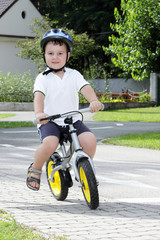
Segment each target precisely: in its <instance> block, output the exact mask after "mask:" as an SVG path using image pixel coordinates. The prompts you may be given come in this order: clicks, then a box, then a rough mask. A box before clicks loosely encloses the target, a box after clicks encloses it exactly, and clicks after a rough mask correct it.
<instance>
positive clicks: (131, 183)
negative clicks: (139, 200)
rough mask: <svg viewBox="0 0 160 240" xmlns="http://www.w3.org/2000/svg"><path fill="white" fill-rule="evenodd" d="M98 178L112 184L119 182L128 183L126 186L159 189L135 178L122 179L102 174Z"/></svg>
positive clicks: (120, 183)
mask: <svg viewBox="0 0 160 240" xmlns="http://www.w3.org/2000/svg"><path fill="white" fill-rule="evenodd" d="M97 179H98V180H99V181H100V180H101V181H103V182H106V183H111V184H118V185H126V186H131V187H138V188H151V189H159V188H157V187H154V186H151V185H149V184H145V183H141V182H139V181H135V180H126V179H125V180H121V179H114V178H108V177H102V176H97Z"/></svg>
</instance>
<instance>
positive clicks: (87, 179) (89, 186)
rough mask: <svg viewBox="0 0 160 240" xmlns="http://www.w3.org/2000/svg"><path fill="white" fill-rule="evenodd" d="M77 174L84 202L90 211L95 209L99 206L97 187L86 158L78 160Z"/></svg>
mask: <svg viewBox="0 0 160 240" xmlns="http://www.w3.org/2000/svg"><path fill="white" fill-rule="evenodd" d="M78 172H79V177H80V181H81V184H82V192H83V195H84V198H85V201H86V203H87V205H88V206H89V208H90V209H96V208H97V207H98V206H99V193H98V186H97V181H96V177H95V174H94V171H93V169H92V167H91V164H90V162H89V161H88V159H87V158H81V159H79V160H78Z"/></svg>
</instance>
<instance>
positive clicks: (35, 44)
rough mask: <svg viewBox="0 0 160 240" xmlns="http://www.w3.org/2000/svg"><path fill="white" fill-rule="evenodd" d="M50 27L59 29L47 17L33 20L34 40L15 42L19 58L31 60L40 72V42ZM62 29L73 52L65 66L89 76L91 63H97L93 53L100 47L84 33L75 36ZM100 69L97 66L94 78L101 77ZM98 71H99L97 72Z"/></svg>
mask: <svg viewBox="0 0 160 240" xmlns="http://www.w3.org/2000/svg"><path fill="white" fill-rule="evenodd" d="M51 26H52V28H59V27H60V25H59V23H58V22H55V21H51V20H49V18H48V17H45V18H42V19H38V20H36V19H35V20H34V22H33V24H32V26H31V28H32V32H33V33H34V34H35V35H36V37H35V38H34V40H32V39H27V40H25V41H19V42H17V46H18V47H21V50H20V52H19V56H21V57H22V58H25V59H31V60H32V61H33V62H35V63H36V64H37V65H38V67H39V68H40V70H41V68H42V69H43V68H45V63H44V60H43V56H42V52H41V49H40V40H41V38H42V36H43V35H44V33H45V32H46V31H48V30H49V29H50V28H51ZM63 29H64V30H65V31H67V32H68V33H69V34H70V36H71V38H72V40H73V43H74V44H73V52H72V54H71V58H70V61H69V63H68V64H67V65H68V66H69V67H72V68H75V69H77V70H79V71H81V72H82V73H86V74H88V75H89V76H90V75H91V71H90V69H92V64H93V62H95V63H96V62H97V60H96V59H95V57H94V53H95V52H96V51H98V50H99V49H100V47H99V46H98V45H96V44H95V40H94V39H93V38H89V36H88V35H87V34H86V33H82V34H75V31H74V30H69V29H67V28H63ZM101 68H103V67H101V65H98V64H97V69H96V70H97V72H96V73H95V76H94V77H97V78H98V77H101V76H100V75H102V72H103V69H101ZM99 69H101V70H100V71H99Z"/></svg>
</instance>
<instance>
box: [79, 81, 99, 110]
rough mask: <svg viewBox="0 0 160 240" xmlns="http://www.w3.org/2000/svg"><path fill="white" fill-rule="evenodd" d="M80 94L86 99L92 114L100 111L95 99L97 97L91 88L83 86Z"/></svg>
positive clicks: (97, 101)
mask: <svg viewBox="0 0 160 240" xmlns="http://www.w3.org/2000/svg"><path fill="white" fill-rule="evenodd" d="M81 93H82V94H83V96H84V97H85V98H86V99H87V101H88V102H89V103H90V107H91V109H92V112H96V111H99V110H100V109H101V107H102V104H101V102H100V101H99V100H98V99H97V96H96V94H95V92H94V90H93V88H92V87H91V86H90V85H85V86H84V87H83V88H82V89H81Z"/></svg>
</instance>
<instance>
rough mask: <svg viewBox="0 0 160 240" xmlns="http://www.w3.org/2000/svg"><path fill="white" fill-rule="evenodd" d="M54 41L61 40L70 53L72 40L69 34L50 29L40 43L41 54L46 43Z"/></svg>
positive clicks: (60, 30)
mask: <svg viewBox="0 0 160 240" xmlns="http://www.w3.org/2000/svg"><path fill="white" fill-rule="evenodd" d="M56 39H58V40H62V41H63V42H64V43H65V44H66V45H67V47H68V50H69V52H72V39H71V37H70V36H69V34H68V33H67V32H65V31H64V30H62V29H50V30H49V31H48V32H46V33H45V34H44V36H43V37H42V39H41V43H40V45H41V49H42V52H44V48H45V45H46V44H47V42H49V41H52V40H56Z"/></svg>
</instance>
